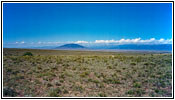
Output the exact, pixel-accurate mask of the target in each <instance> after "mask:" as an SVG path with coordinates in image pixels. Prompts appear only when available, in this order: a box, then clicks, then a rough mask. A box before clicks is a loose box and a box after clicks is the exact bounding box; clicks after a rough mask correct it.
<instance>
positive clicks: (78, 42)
mask: <svg viewBox="0 0 175 100" xmlns="http://www.w3.org/2000/svg"><path fill="white" fill-rule="evenodd" d="M74 43H88V42H87V41H76V42H74Z"/></svg>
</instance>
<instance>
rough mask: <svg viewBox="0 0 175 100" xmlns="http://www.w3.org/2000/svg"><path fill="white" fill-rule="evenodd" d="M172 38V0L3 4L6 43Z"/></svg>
mask: <svg viewBox="0 0 175 100" xmlns="http://www.w3.org/2000/svg"><path fill="white" fill-rule="evenodd" d="M171 39H172V4H171V3H4V4H3V42H4V45H5V44H14V45H15V44H24V43H26V44H30V43H33V44H36V43H38V44H41V43H42V44H44V43H47V44H48V43H50V44H53V43H69V42H75V43H93V42H94V43H111V42H114V43H120V42H121V41H122V40H123V41H124V42H128V43H129V42H133V43H134V41H135V42H144V43H147V42H148V41H151V40H152V41H154V42H156V43H159V42H160V43H161V41H164V42H162V43H169V42H171Z"/></svg>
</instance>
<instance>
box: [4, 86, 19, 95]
mask: <svg viewBox="0 0 175 100" xmlns="http://www.w3.org/2000/svg"><path fill="white" fill-rule="evenodd" d="M16 95H17V92H15V91H14V90H12V89H10V88H9V87H4V88H3V96H10V97H14V96H16Z"/></svg>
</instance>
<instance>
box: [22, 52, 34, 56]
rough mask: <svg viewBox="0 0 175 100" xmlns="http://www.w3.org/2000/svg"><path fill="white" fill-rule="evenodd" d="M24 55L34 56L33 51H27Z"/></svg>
mask: <svg viewBox="0 0 175 100" xmlns="http://www.w3.org/2000/svg"><path fill="white" fill-rule="evenodd" d="M23 56H33V54H32V53H31V52H26V53H24V54H23Z"/></svg>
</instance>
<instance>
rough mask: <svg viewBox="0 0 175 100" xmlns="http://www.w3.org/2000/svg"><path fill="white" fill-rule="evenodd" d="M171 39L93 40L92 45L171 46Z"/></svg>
mask: <svg viewBox="0 0 175 100" xmlns="http://www.w3.org/2000/svg"><path fill="white" fill-rule="evenodd" d="M171 42H172V39H167V40H165V39H163V38H161V39H160V40H156V39H155V38H150V39H147V40H142V39H141V38H135V39H120V40H95V42H94V43H106V44H107V43H116V44H171Z"/></svg>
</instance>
